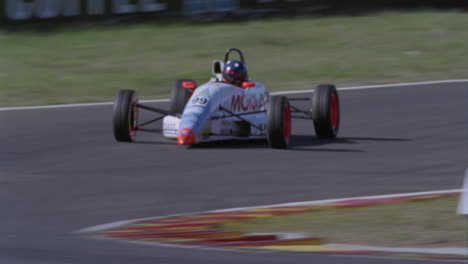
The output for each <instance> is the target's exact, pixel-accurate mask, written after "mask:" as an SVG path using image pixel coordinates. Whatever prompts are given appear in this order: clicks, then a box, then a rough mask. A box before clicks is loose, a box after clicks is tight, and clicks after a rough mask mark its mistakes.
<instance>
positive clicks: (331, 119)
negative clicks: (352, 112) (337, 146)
mask: <svg viewBox="0 0 468 264" xmlns="http://www.w3.org/2000/svg"><path fill="white" fill-rule="evenodd" d="M312 117H313V120H314V127H315V134H316V135H317V138H319V139H334V138H336V136H337V135H338V130H339V128H340V101H339V98H338V92H337V90H336V87H335V86H334V85H331V84H320V85H318V86H317V88H316V89H315V92H314V96H313V99H312Z"/></svg>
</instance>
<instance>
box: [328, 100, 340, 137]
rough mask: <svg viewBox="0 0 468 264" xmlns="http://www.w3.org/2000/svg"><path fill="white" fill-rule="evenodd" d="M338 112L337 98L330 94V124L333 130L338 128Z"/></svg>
mask: <svg viewBox="0 0 468 264" xmlns="http://www.w3.org/2000/svg"><path fill="white" fill-rule="evenodd" d="M338 111H339V110H338V98H337V97H336V95H335V94H332V95H331V100H330V122H331V125H332V128H333V129H337V128H338Z"/></svg>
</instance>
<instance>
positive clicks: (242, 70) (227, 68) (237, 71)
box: [223, 60, 247, 85]
mask: <svg viewBox="0 0 468 264" xmlns="http://www.w3.org/2000/svg"><path fill="white" fill-rule="evenodd" d="M245 80H247V68H246V67H245V65H244V63H242V62H240V61H238V60H230V61H228V62H227V63H226V65H224V69H223V81H225V82H227V83H231V84H234V85H241V83H242V82H243V81H245Z"/></svg>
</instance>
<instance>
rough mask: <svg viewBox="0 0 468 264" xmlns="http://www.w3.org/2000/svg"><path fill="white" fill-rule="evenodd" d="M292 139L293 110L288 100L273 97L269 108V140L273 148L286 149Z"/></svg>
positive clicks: (282, 97)
mask: <svg viewBox="0 0 468 264" xmlns="http://www.w3.org/2000/svg"><path fill="white" fill-rule="evenodd" d="M290 138H291V109H290V107H289V102H288V98H286V97H285V96H272V97H270V101H269V103H268V108H267V139H268V143H269V144H270V146H271V147H272V148H278V149H286V148H288V146H289V140H290Z"/></svg>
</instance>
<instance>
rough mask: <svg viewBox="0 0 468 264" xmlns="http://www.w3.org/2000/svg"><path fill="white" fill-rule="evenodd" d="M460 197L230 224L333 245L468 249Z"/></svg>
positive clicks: (234, 227)
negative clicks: (307, 236) (302, 235)
mask: <svg viewBox="0 0 468 264" xmlns="http://www.w3.org/2000/svg"><path fill="white" fill-rule="evenodd" d="M458 199H459V198H458V196H452V197H445V198H439V199H433V200H424V201H413V202H403V203H391V204H381V205H377V206H370V207H361V208H338V209H324V210H320V211H314V212H307V213H301V214H293V215H288V216H273V217H270V218H259V219H256V220H251V221H246V222H231V223H226V224H224V226H223V229H227V230H236V231H245V232H255V233H257V232H304V233H308V234H311V235H313V236H318V237H320V238H324V239H325V241H326V242H328V243H346V244H362V245H375V246H393V247H466V245H467V243H468V241H466V234H467V233H466V232H468V230H467V229H468V222H467V221H468V219H466V218H464V217H463V216H460V215H456V214H455V211H456V208H457V203H458Z"/></svg>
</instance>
